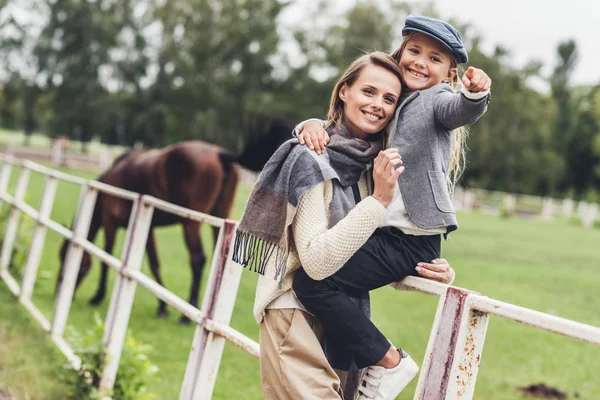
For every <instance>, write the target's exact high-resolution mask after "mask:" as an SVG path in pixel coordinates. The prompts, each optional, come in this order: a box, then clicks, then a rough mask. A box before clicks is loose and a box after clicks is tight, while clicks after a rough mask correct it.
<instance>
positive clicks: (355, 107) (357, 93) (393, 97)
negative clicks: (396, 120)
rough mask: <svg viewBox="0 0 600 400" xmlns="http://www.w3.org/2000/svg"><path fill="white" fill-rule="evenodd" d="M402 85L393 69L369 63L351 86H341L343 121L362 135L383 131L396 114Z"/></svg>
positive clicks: (362, 136)
mask: <svg viewBox="0 0 600 400" xmlns="http://www.w3.org/2000/svg"><path fill="white" fill-rule="evenodd" d="M401 89H402V87H401V84H400V80H399V79H398V78H397V77H396V75H394V74H393V73H392V72H390V71H388V70H387V69H385V68H383V67H380V66H377V65H373V64H370V65H367V66H366V67H365V68H363V70H362V71H361V72H360V75H359V76H358V78H357V79H356V81H354V83H353V84H352V86H348V85H344V86H342V88H341V90H340V93H339V97H340V99H341V100H342V101H343V102H344V122H345V123H346V127H347V128H348V131H349V133H350V134H351V135H352V136H354V137H357V138H359V139H364V138H366V137H367V135H370V134H373V133H377V132H379V131H381V130H382V129H383V128H385V126H386V125H387V123H388V122H389V120H390V118H392V117H393V116H394V111H395V110H396V104H397V103H398V98H399V97H400V91H401Z"/></svg>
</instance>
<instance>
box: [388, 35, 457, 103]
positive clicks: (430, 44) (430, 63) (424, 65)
mask: <svg viewBox="0 0 600 400" xmlns="http://www.w3.org/2000/svg"><path fill="white" fill-rule="evenodd" d="M451 57H452V56H451V55H450V52H449V51H448V50H447V48H446V47H445V46H444V45H443V44H442V43H441V42H440V41H438V40H436V39H434V38H432V37H431V36H428V35H424V34H420V33H419V34H417V35H415V36H414V37H413V38H411V39H410V40H409V41H408V42H407V43H406V47H405V48H404V51H403V52H402V55H401V56H400V70H401V71H402V78H403V79H404V84H405V85H406V87H407V88H408V89H409V90H411V91H412V90H422V89H428V88H430V87H432V86H435V85H437V84H439V83H442V82H448V81H450V80H452V78H454V76H455V75H456V68H451V67H450V65H451V60H452V58H451Z"/></svg>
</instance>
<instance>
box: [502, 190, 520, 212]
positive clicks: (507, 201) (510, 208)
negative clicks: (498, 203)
mask: <svg viewBox="0 0 600 400" xmlns="http://www.w3.org/2000/svg"><path fill="white" fill-rule="evenodd" d="M516 206H517V198H516V197H515V195H514V194H509V193H507V194H505V195H504V197H503V198H502V207H503V208H504V211H505V212H506V215H513V214H514V213H515V208H516Z"/></svg>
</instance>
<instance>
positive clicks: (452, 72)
mask: <svg viewBox="0 0 600 400" xmlns="http://www.w3.org/2000/svg"><path fill="white" fill-rule="evenodd" d="M456 74H457V71H456V68H449V69H448V75H447V76H446V79H444V82H446V83H449V82H452V80H453V79H454V77H455V76H456Z"/></svg>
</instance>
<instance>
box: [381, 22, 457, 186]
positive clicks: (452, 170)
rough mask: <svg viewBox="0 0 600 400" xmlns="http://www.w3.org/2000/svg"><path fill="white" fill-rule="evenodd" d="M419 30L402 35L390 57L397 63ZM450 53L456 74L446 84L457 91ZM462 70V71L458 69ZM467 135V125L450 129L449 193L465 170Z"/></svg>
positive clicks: (453, 60)
mask: <svg viewBox="0 0 600 400" xmlns="http://www.w3.org/2000/svg"><path fill="white" fill-rule="evenodd" d="M419 34H420V32H409V33H408V34H406V35H404V36H403V37H402V43H400V47H398V48H397V49H396V50H395V51H394V52H393V53H392V57H393V58H394V60H396V62H397V63H398V64H400V58H401V57H402V53H403V52H404V49H405V48H406V45H407V43H408V41H409V40H411V39H412V38H414V37H415V36H417V35H419ZM448 54H449V55H450V68H455V69H456V74H454V77H453V78H452V79H451V80H450V81H449V82H448V84H449V85H450V86H451V87H452V89H453V90H454V91H455V92H457V93H458V91H459V90H460V87H461V85H460V79H459V77H458V75H459V69H458V62H457V60H456V58H455V57H454V55H453V54H452V53H451V52H450V51H448ZM460 72H462V71H460ZM468 137H469V129H468V127H467V126H461V127H460V128H456V129H454V130H453V131H452V145H451V146H450V161H449V162H448V173H447V174H446V183H447V184H448V189H449V191H450V193H452V192H454V188H455V186H456V183H457V182H458V181H459V180H460V177H461V175H462V173H463V172H464V170H465V165H466V161H467V155H466V150H467V138H468Z"/></svg>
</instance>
